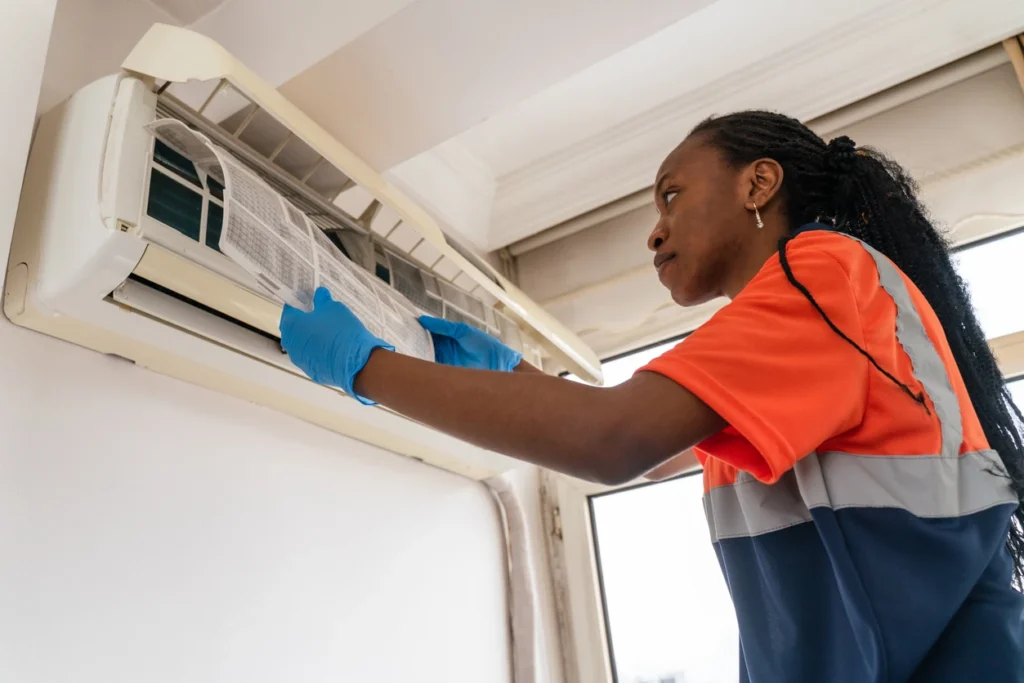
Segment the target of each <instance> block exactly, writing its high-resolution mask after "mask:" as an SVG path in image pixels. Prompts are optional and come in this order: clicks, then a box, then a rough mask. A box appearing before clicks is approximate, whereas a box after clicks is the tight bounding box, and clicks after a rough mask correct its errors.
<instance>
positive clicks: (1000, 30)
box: [488, 0, 1024, 249]
mask: <svg viewBox="0 0 1024 683" xmlns="http://www.w3.org/2000/svg"><path fill="white" fill-rule="evenodd" d="M1014 11H1015V12H1016V15H1015V16H1014V21H1015V22H1016V25H1014V24H1012V23H1011V24H1010V25H1008V24H1007V23H1006V13H1002V14H1001V15H1000V17H998V18H993V20H986V19H985V18H984V16H982V15H984V13H983V12H977V7H974V8H971V9H969V10H965V9H964V8H963V6H962V5H959V6H957V3H954V2H951V1H947V2H939V3H936V2H929V1H928V0H903V1H902V2H890V3H887V4H885V5H884V6H882V7H881V8H879V9H877V10H876V11H873V12H870V13H868V14H865V15H862V16H861V17H859V18H858V19H857V20H855V21H851V22H847V24H846V25H844V26H843V30H842V31H841V32H839V31H837V32H836V33H835V34H834V35H832V34H830V35H829V37H828V41H827V53H822V52H821V51H820V50H815V49H808V46H807V44H806V43H800V44H798V45H795V46H793V47H790V48H787V49H784V50H782V51H780V52H778V53H776V54H774V55H772V56H770V57H768V58H766V59H764V58H762V59H758V60H757V61H755V62H753V63H751V64H749V65H747V66H745V67H743V68H742V69H739V70H736V71H733V72H732V73H730V74H728V75H727V76H726V77H724V78H720V79H717V80H715V81H714V82H712V83H710V84H708V85H706V86H703V87H700V88H696V89H694V90H691V91H690V92H687V93H685V94H683V95H680V96H678V97H676V98H674V99H672V100H671V101H669V102H667V103H666V104H664V105H662V106H659V107H655V108H653V109H651V110H649V111H647V112H645V113H643V114H641V115H639V116H636V117H633V118H632V119H630V120H627V121H625V122H623V123H621V124H619V125H616V126H614V127H612V128H610V129H608V130H606V131H604V132H602V133H601V134H599V135H595V136H592V137H590V138H588V139H587V140H585V141H583V142H581V143H579V144H576V145H572V146H570V147H568V148H565V149H562V150H559V151H558V152H555V153H554V154H551V155H549V156H547V157H545V158H543V159H541V160H540V161H538V162H537V163H533V164H530V165H528V166H526V167H525V168H522V169H520V170H518V171H516V172H514V173H511V174H508V175H506V176H503V177H501V178H499V180H498V187H497V193H496V196H495V202H494V209H493V218H492V223H491V228H490V234H489V245H488V246H489V248H491V249H495V248H500V247H503V246H506V245H508V244H510V243H512V242H515V241H517V240H521V239H524V238H526V237H528V236H530V235H532V234H535V233H537V232H539V231H541V230H543V229H545V228H547V227H550V226H552V225H555V224H557V223H560V222H562V221H565V220H568V219H570V218H572V217H574V216H577V215H579V214H581V213H584V212H586V211H589V210H592V209H594V208H596V207H598V206H601V205H603V204H606V203H607V202H608V201H609V200H611V199H614V198H617V197H622V196H625V195H627V194H629V193H631V192H636V191H638V190H641V189H643V188H644V187H646V186H647V185H649V184H650V181H651V176H652V173H653V169H654V168H655V167H656V165H657V164H658V163H659V162H660V160H661V158H662V157H663V156H664V154H665V153H666V151H667V150H669V149H671V147H673V146H674V145H675V144H678V142H679V140H680V139H681V137H682V135H683V134H685V131H687V130H689V129H690V128H691V127H692V126H693V125H695V124H696V123H697V122H698V121H699V120H701V119H702V118H704V117H706V116H708V115H710V114H712V113H716V112H724V111H730V110H735V109H742V108H749V107H756V106H761V107H764V106H769V107H775V108H782V109H785V110H786V112H787V113H789V114H790V115H794V116H797V117H799V118H801V119H804V120H809V119H813V118H817V117H820V116H822V115H824V114H827V113H829V112H832V111H835V110H837V109H840V108H841V107H844V106H847V105H849V104H851V103H853V102H856V101H858V100H860V99H863V98H865V97H868V96H870V95H873V94H875V93H877V92H879V91H881V90H884V89H886V88H890V87H892V86H894V85H897V84H899V83H901V82H904V81H907V80H909V79H911V78H914V77H916V76H919V75H920V74H922V73H925V72H927V71H930V70H932V69H935V68H937V67H940V66H942V65H943V64H946V63H948V62H950V61H953V60H956V59H959V58H961V57H963V56H965V55H967V54H970V53H972V52H976V51H978V50H981V49H983V48H986V47H988V46H989V45H992V44H994V43H998V42H999V41H1000V40H1002V39H1003V38H1004V37H1005V36H1006V35H1007V34H1008V33H1011V32H1014V31H1016V30H1019V28H1020V26H1024V4H1021V5H1020V8H1019V9H1016V10H1014ZM961 15H963V16H961ZM951 19H956V20H957V22H956V24H955V25H956V29H957V31H958V36H959V37H960V40H958V41H948V40H946V34H948V33H949V32H950V30H951V28H950V25H951V24H950V22H951ZM996 19H998V21H996ZM880 46H881V47H883V48H886V49H879V48H880ZM893 46H898V48H897V49H894V48H893ZM836 73H842V74H844V78H836V77H835V74H836Z"/></svg>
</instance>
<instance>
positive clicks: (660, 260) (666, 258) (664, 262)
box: [654, 252, 676, 276]
mask: <svg viewBox="0 0 1024 683" xmlns="http://www.w3.org/2000/svg"><path fill="white" fill-rule="evenodd" d="M675 259H676V255H675V252H670V253H665V254H658V255H657V256H655V257H654V267H655V269H657V271H658V275H659V276H660V275H661V274H662V273H663V272H664V271H665V269H666V268H667V267H668V265H669V264H670V263H672V262H673V261H675Z"/></svg>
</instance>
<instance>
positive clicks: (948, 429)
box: [840, 233, 963, 457]
mask: <svg viewBox="0 0 1024 683" xmlns="http://www.w3.org/2000/svg"><path fill="white" fill-rule="evenodd" d="M840 234H842V233H840ZM844 236H845V237H849V238H850V239H852V240H854V241H856V242H857V243H858V244H860V245H861V246H862V247H863V248H864V250H865V251H867V252H868V254H869V255H870V256H871V258H872V260H874V262H875V267H876V268H877V269H878V282H879V284H880V285H881V287H882V289H884V290H885V291H886V293H887V294H888V295H889V296H891V297H892V300H893V301H894V302H895V303H896V338H897V339H898V340H899V342H900V345H901V346H902V347H903V350H904V351H905V352H906V354H907V356H908V357H909V358H910V363H911V365H912V366H913V369H914V377H915V378H916V379H917V381H918V382H920V383H921V386H923V387H924V390H925V393H927V394H928V396H929V398H931V400H932V404H933V405H934V406H935V414H936V417H938V419H939V427H940V429H941V430H942V431H941V433H942V455H944V456H948V457H954V456H956V455H958V454H959V453H960V444H961V443H962V442H963V423H962V421H961V417H960V401H959V400H958V399H957V396H956V392H955V391H953V385H952V384H951V383H950V381H949V375H948V373H947V372H946V366H945V364H944V363H943V362H942V358H941V357H940V356H939V352H938V350H936V348H935V345H934V344H933V343H932V340H931V338H929V337H928V332H927V331H925V329H924V322H923V321H922V320H921V316H920V314H919V312H918V310H917V307H916V306H914V301H913V299H911V298H910V291H909V290H908V289H907V283H906V281H905V280H904V279H903V276H902V275H901V274H900V271H899V270H898V269H897V268H896V266H895V265H893V263H892V261H890V260H889V259H888V258H886V257H885V255H884V254H882V253H881V252H879V251H878V250H877V249H875V248H874V247H872V246H871V245H870V244H867V243H866V242H864V241H862V240H858V239H856V238H855V237H850V236H849V235H844Z"/></svg>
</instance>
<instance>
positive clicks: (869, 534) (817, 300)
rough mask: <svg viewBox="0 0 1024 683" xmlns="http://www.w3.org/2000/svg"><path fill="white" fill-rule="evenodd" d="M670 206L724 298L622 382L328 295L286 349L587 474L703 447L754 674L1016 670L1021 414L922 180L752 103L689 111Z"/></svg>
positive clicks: (383, 396) (605, 473) (684, 264)
mask: <svg viewBox="0 0 1024 683" xmlns="http://www.w3.org/2000/svg"><path fill="white" fill-rule="evenodd" d="M655 202H656V203H657V207H658V211H659V214H660V218H659V220H658V223H657V225H656V226H655V227H654V231H653V233H652V234H651V236H650V238H649V240H648V246H649V247H650V249H651V250H652V251H653V252H654V265H655V267H656V268H657V272H658V277H659V278H660V280H661V282H662V284H664V285H665V287H667V288H668V289H669V290H670V292H671V293H672V297H673V299H674V300H675V301H676V302H677V303H679V304H680V305H683V306H690V305H694V304H699V303H702V302H705V301H708V300H710V299H713V298H715V297H718V296H725V297H728V298H729V299H731V301H730V303H729V304H728V305H726V306H725V307H724V308H723V309H722V310H721V311H720V312H719V313H718V314H717V315H715V316H714V318H712V320H710V321H709V322H707V323H706V324H705V325H703V326H702V327H701V328H700V329H698V330H697V331H696V332H694V333H693V334H692V335H691V336H690V337H689V338H687V340H686V341H685V342H684V343H682V344H680V345H679V346H677V347H676V348H674V349H673V350H671V351H669V352H667V353H666V354H664V355H663V356H661V357H660V358H658V359H656V360H654V361H653V362H652V363H650V364H649V365H648V366H647V367H645V368H643V369H642V370H641V371H639V372H638V373H637V374H636V375H635V376H634V377H633V378H632V379H631V380H629V381H627V382H626V383H624V384H621V385H619V386H616V387H613V388H609V389H601V388H595V387H590V386H586V385H582V384H578V383H575V382H567V381H563V380H560V379H558V378H555V377H550V376H546V375H543V374H541V373H538V372H536V371H535V369H534V368H531V367H529V366H527V365H526V364H524V363H523V362H521V359H520V356H519V355H518V354H516V353H514V352H512V351H511V350H509V349H508V348H506V347H504V346H503V345H501V344H500V343H499V342H498V341H497V340H494V339H492V338H490V337H488V336H487V335H485V334H483V333H481V332H478V331H476V330H472V329H470V328H466V327H464V326H459V325H452V324H450V323H446V322H444V321H439V320H436V319H430V318H426V319H423V320H422V324H423V325H424V326H425V327H426V328H427V329H428V330H430V331H431V332H432V333H433V335H434V338H435V342H436V346H437V360H438V362H439V364H434V363H427V362H422V361H419V360H416V359H414V358H409V357H405V356H400V355H397V354H395V353H392V352H391V351H389V350H388V349H389V348H390V347H389V345H388V344H387V343H386V342H384V341H382V340H380V339H376V338H374V337H373V336H372V335H370V334H369V333H368V332H367V331H366V329H365V328H364V327H363V326H362V324H361V323H359V321H358V320H357V319H356V318H355V317H354V316H353V315H352V314H351V313H350V312H349V311H348V309H347V308H345V307H344V306H343V305H341V304H339V303H336V302H333V301H331V299H330V296H329V295H328V294H326V293H325V292H319V293H318V295H317V297H316V307H315V310H314V311H313V312H312V313H302V312H299V311H296V310H294V309H288V310H286V311H285V312H284V314H283V317H282V321H281V331H282V344H283V346H284V347H285V349H286V350H287V351H288V353H289V354H290V355H291V357H292V359H293V361H294V362H295V363H296V364H297V365H298V366H299V367H300V368H302V369H303V370H305V371H306V372H307V373H308V374H309V375H310V377H312V378H313V379H315V380H316V381H319V382H322V383H326V384H331V385H335V386H339V387H341V388H343V389H344V390H345V391H347V392H349V393H350V394H353V395H356V396H358V397H361V400H363V401H364V402H372V401H376V402H380V403H382V404H384V405H386V406H388V407H390V408H392V409H394V410H396V411H398V412H400V413H403V414H405V415H407V416H409V417H411V418H413V419H415V420H417V421H419V422H423V423H425V424H428V425H430V426H432V427H435V428H437V429H439V430H442V431H445V432H447V433H449V434H452V435H455V436H457V437H460V438H462V439H465V440H466V441H470V442H472V443H475V444H478V445H480V446H482V447H484V448H488V449H491V450H495V451H498V452H502V453H506V454H509V455H511V456H514V457H516V458H520V459H522V460H526V461H529V462H532V463H536V464H537V465H541V466H543V467H548V468H551V469H554V470H558V471H561V472H565V473H567V474H570V475H573V476H577V477H583V478H587V479H593V480H596V481H601V482H607V483H621V482H625V481H628V480H630V479H632V478H634V477H637V476H640V475H643V474H645V473H648V472H650V471H651V470H652V469H654V468H660V469H661V470H665V469H666V468H668V469H680V468H682V467H684V466H685V465H686V464H687V463H686V461H685V460H686V458H687V457H690V456H687V455H685V453H687V452H688V451H689V450H690V449H691V448H693V447H696V448H695V449H694V452H695V454H696V458H698V459H699V461H700V464H701V465H703V467H704V482H705V506H706V509H707V514H708V521H709V525H710V527H711V536H712V541H713V542H714V544H715V550H716V552H717V553H718V557H719V560H720V563H721V565H722V569H723V571H724V573H725V577H726V580H727V582H728V584H729V589H730V592H731V594H732V597H733V601H734V603H735V606H736V612H737V616H738V622H739V627H740V645H741V658H742V662H741V669H742V676H741V677H742V678H743V680H750V681H785V682H787V683H788V682H803V681H807V682H814V683H820V682H823V681H849V682H851V683H853V682H856V683H865V682H875V681H915V682H924V681H927V682H929V683H932V682H935V681H957V682H960V681H986V682H989V683H992V682H996V681H1000V682H1001V681H1020V680H1024V621H1022V614H1024V602H1022V597H1021V595H1020V594H1019V593H1018V592H1017V591H1015V590H1014V588H1013V587H1012V584H1013V585H1019V583H1020V580H1021V568H1022V560H1024V534H1022V527H1021V523H1022V521H1024V514H1022V511H1021V505H1020V502H1021V494H1022V492H1024V448H1022V443H1021V430H1020V425H1021V419H1022V418H1021V414H1020V412H1019V411H1018V410H1017V409H1016V408H1014V407H1013V405H1012V403H1011V402H1010V400H1009V396H1008V393H1007V392H1006V390H1005V388H1004V386H1003V382H1002V378H1001V376H1000V372H999V369H998V367H997V366H996V362H995V360H994V358H993V356H992V353H991V352H990V350H989V348H988V346H987V344H986V343H985V339H984V336H983V334H982V332H981V329H980V327H979V325H978V321H977V319H976V318H975V316H974V313H973V311H972V309H971V305H970V301H969V297H968V294H967V291H966V289H965V287H964V284H963V282H962V281H961V280H960V278H959V277H958V276H957V274H956V272H955V271H954V270H953V266H952V265H951V262H950V256H949V252H948V251H947V247H946V244H945V243H944V241H943V239H942V238H941V237H940V236H939V234H938V233H937V232H936V230H935V228H934V227H933V226H932V225H931V223H930V222H929V220H928V218H927V217H926V215H925V212H924V209H923V208H922V207H921V205H920V204H919V202H918V200H917V198H916V196H915V187H914V185H913V182H912V181H911V179H910V178H909V177H907V175H906V174H905V173H904V172H903V171H902V169H900V167H899V166H897V165H896V164H894V163H892V162H891V161H889V160H888V159H886V158H885V157H883V156H882V155H880V154H878V153H877V152H874V151H872V150H868V149H858V148H856V147H855V145H854V143H853V142H852V141H851V140H850V139H849V138H845V137H842V138H838V139H836V140H833V141H832V142H831V143H829V144H828V145H826V144H825V143H824V141H822V140H821V138H819V137H818V136H817V135H815V134H814V133H813V132H811V131H810V130H809V129H808V128H807V127H806V126H804V125H803V124H801V123H799V122H798V121H796V120H793V119H790V118H787V117H784V116H780V115H777V114H772V113H767V112H757V111H751V112H742V113H738V114H732V115H729V116H724V117H720V118H712V119H709V120H707V121H705V122H703V123H702V124H700V125H699V126H697V128H696V129H695V130H694V131H693V132H692V133H691V134H690V135H689V136H688V137H687V139H686V140H685V141H683V143H682V144H681V145H680V146H679V147H678V148H676V149H675V150H674V151H673V152H672V153H671V154H670V155H669V156H668V158H666V159H665V161H664V163H663V164H662V166H661V169H660V170H659V171H658V175H657V177H656V184H655ZM830 226H832V227H830ZM446 366H460V367H446ZM481 369H485V370H502V371H507V370H514V371H515V372H511V373H508V372H505V373H501V372H481V371H480V370H481ZM679 454H684V455H679ZM681 460H682V461H681ZM670 461H674V462H670Z"/></svg>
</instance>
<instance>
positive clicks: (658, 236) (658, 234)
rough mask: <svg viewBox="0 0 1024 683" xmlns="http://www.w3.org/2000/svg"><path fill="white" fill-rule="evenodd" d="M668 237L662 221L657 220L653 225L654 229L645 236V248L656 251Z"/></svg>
mask: <svg viewBox="0 0 1024 683" xmlns="http://www.w3.org/2000/svg"><path fill="white" fill-rule="evenodd" d="M667 239H668V232H667V231H666V230H665V227H664V226H663V224H662V221H658V222H657V223H655V225H654V230H652V231H651V234H650V236H649V237H648V238H647V248H648V249H650V250H651V251H658V248H659V247H660V246H661V245H662V244H664V243H665V240H667Z"/></svg>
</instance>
